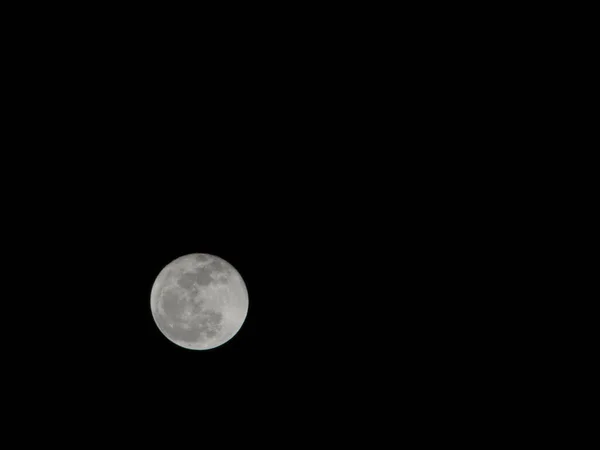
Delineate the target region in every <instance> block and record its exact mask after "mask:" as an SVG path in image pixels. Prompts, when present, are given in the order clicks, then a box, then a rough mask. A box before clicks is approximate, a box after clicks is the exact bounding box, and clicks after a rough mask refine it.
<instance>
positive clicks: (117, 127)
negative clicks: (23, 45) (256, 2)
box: [3, 33, 520, 445]
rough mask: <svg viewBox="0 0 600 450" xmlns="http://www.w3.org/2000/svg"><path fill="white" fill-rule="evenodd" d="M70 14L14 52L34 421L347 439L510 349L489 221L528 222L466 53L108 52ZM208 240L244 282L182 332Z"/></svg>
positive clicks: (12, 199)
mask: <svg viewBox="0 0 600 450" xmlns="http://www.w3.org/2000/svg"><path fill="white" fill-rule="evenodd" d="M409 34H410V33H409ZM73 36H74V35H73V34H67V35H66V36H65V39H64V42H69V46H68V47H65V46H64V45H63V44H60V45H58V46H54V45H48V43H47V42H46V41H45V40H36V41H35V42H34V44H35V45H33V48H34V50H35V51H37V52H38V53H36V54H39V55H40V56H39V57H37V56H36V57H31V54H30V53H21V54H20V56H21V58H22V60H23V61H32V62H31V65H26V64H25V63H23V64H17V65H16V66H15V68H14V69H13V70H14V77H15V79H18V83H16V82H15V84H14V86H13V87H12V90H13V93H14V94H15V96H16V97H17V99H18V101H16V102H15V104H14V106H11V108H13V109H12V110H11V114H10V117H9V119H7V122H6V124H5V125H6V128H7V129H11V130H12V131H13V132H14V136H15V139H14V141H13V145H12V146H11V149H12V154H11V155H10V156H11V157H12V158H14V160H13V159H11V160H10V161H8V157H7V163H6V164H5V165H4V166H3V171H4V173H5V175H6V176H5V177H4V178H3V180H4V181H5V183H6V184H7V186H6V189H5V191H4V192H5V203H4V204H5V205H6V206H7V207H9V208H10V211H11V213H10V214H7V215H6V219H5V225H6V226H7V229H8V230H10V231H7V234H6V236H7V238H6V241H7V247H12V246H14V247H16V249H17V252H16V253H17V256H15V257H14V259H12V260H9V265H10V267H11V272H10V273H11V279H13V280H15V281H14V282H13V283H11V285H10V287H11V288H13V289H15V295H14V297H12V298H18V299H22V300H19V301H15V302H14V303H13V304H9V305H7V309H6V313H5V314H6V315H5V317H6V318H7V319H6V321H5V322H6V323H7V325H10V327H8V328H10V333H9V338H8V340H7V342H15V343H16V344H15V345H11V346H9V347H10V349H11V350H15V351H14V352H12V351H11V352H9V353H10V356H13V355H14V356H15V359H14V363H12V364H11V367H12V368H13V370H12V371H11V375H14V378H15V380H16V381H18V382H19V383H22V384H18V386H22V385H23V386H27V389H26V400H25V401H21V402H19V405H18V407H17V408H16V409H19V410H21V411H22V414H23V417H28V415H29V414H31V411H32V410H33V411H35V414H39V415H40V416H42V417H52V418H53V419H55V420H51V421H50V422H49V423H51V424H54V423H55V422H56V421H59V422H60V421H63V422H64V423H67V424H68V426H70V427H75V428H77V429H79V430H84V432H86V433H87V435H88V436H94V437H95V438H97V439H98V440H102V439H106V440H107V441H109V442H110V441H111V440H112V439H113V437H114V436H115V435H116V434H121V433H123V434H125V435H126V436H129V437H130V438H131V439H132V442H135V440H136V439H137V438H138V436H139V435H141V434H144V436H147V434H148V429H149V428H150V429H151V430H154V429H156V432H155V436H153V437H156V439H157V440H158V439H165V440H166V441H169V440H171V439H173V436H178V435H180V433H183V434H186V433H187V435H188V436H189V434H190V430H197V429H198V428H202V429H203V430H210V436H212V437H213V438H214V439H215V442H216V443H223V442H227V441H228V440H229V439H233V438H241V439H242V440H247V439H248V438H251V437H255V436H256V437H257V438H260V439H267V438H269V437H271V438H272V437H274V436H275V434H276V433H275V432H274V431H273V430H275V429H276V430H277V431H282V432H284V433H286V436H291V437H292V438H293V439H294V441H296V440H298V441H302V440H303V439H307V440H309V439H311V438H312V437H314V436H315V435H316V434H317V433H318V432H319V431H321V430H325V431H326V432H327V433H326V435H327V436H330V437H331V439H334V440H335V438H336V436H338V435H339V434H344V435H345V436H347V435H348V431H347V430H348V429H349V428H351V427H353V425H355V424H357V423H361V424H365V423H367V424H368V425H369V426H368V427H365V428H364V429H363V430H369V433H365V434H368V436H364V439H365V440H367V439H368V440H369V441H368V442H369V445H373V441H372V439H373V435H374V434H375V435H377V433H373V430H374V429H375V430H376V429H377V428H378V427H379V428H381V429H388V430H389V429H393V428H394V427H395V426H397V424H398V422H399V421H401V423H402V425H403V426H404V427H409V428H410V427H411V423H415V424H420V425H421V426H426V424H427V423H428V421H430V420H431V419H432V418H433V417H435V416H440V417H449V416H452V415H453V414H456V407H457V405H461V404H462V402H464V401H465V400H464V399H465V397H464V396H463V392H464V391H470V392H473V391H477V390H478V386H483V388H484V389H486V388H487V387H486V386H485V384H486V383H487V380H488V379H489V376H490V374H492V373H493V374H497V373H498V371H499V370H502V368H501V364H500V363H498V362H495V360H494V358H492V357H490V356H493V357H496V360H500V359H501V357H502V356H503V355H502V354H498V353H496V350H495V341H494V339H496V337H495V336H492V334H493V330H494V324H495V322H494V320H495V319H494V316H495V314H496V311H491V310H493V309H494V308H497V309H498V310H502V308H508V307H507V306H506V303H502V304H499V303H495V300H498V299H501V298H502V295H503V292H502V290H503V289H504V288H505V287H504V283H503V282H502V280H496V279H494V280H492V279H491V278H492V277H491V276H490V273H489V271H488V270H487V268H488V266H487V263H486V261H487V259H488V258H489V255H490V254H491V255H494V254H501V253H502V251H503V250H502V249H501V247H503V246H506V247H508V246H509V245H510V239H508V238H507V234H509V233H504V232H503V233H497V232H496V231H495V230H494V229H493V228H494V227H496V226H497V225H498V224H499V223H500V224H501V225H502V227H504V229H506V230H510V229H511V227H519V226H520V224H519V223H515V222H511V221H510V220H507V219H506V218H505V217H503V216H502V214H501V212H499V210H500V209H501V208H496V207H493V208H490V207H489V205H497V204H498V202H497V199H498V198H499V196H500V195H499V192H498V190H497V189H498V186H499V187H500V189H501V188H502V186H503V184H502V183H499V184H498V185H496V186H495V185H494V182H493V181H494V179H495V178H494V177H495V176H497V172H496V170H497V169H496V167H497V164H498V161H501V160H502V158H503V157H504V156H503V155H504V154H501V155H500V156H494V155H492V156H491V157H489V158H485V157H482V156H481V148H482V147H483V148H485V149H487V150H489V151H490V152H492V151H493V149H495V148H497V147H496V146H500V145H501V144H502V139H503V138H504V136H505V135H504V133H503V132H502V126H500V127H499V130H500V131H498V130H494V129H493V128H494V125H496V124H497V123H496V122H494V120H495V119H494V118H490V117H489V116H486V115H485V114H482V113H481V112H482V106H481V104H482V95H483V94H480V92H479V90H478V88H475V89H474V91H475V92H474V95H473V97H472V98H465V96H464V95H462V94H461V93H462V92H463V91H462V86H463V85H462V84H461V83H462V82H465V80H466V83H470V80H469V79H465V78H461V75H460V73H459V74H458V75H457V76H456V77H454V76H453V74H454V71H453V70H450V69H449V66H451V67H454V66H452V64H455V63H456V61H458V60H459V58H458V57H457V58H449V59H448V60H447V61H446V62H440V66H435V65H427V64H426V62H427V61H428V58H429V55H430V53H427V52H425V53H424V52H420V51H419V49H418V47H419V46H418V45H412V44H411V45H406V46H405V47H406V51H402V52H399V53H398V52H395V53H390V52H389V51H388V49H386V47H385V46H383V45H376V46H363V47H361V46H359V45H355V43H352V45H349V46H345V48H346V49H347V51H346V52H345V53H344V52H342V51H341V50H339V51H338V49H339V48H340V45H332V46H329V47H327V46H322V45H321V44H320V42H317V43H316V44H317V45H315V46H313V47H311V48H310V49H309V50H308V51H306V52H305V53H304V54H303V56H302V57H300V56H298V50H299V49H302V48H306V45H305V44H306V42H305V41H303V40H302V39H299V42H298V41H297V42H296V43H295V44H294V43H292V42H290V41H286V42H283V43H280V45H279V46H276V45H275V44H274V45H273V47H269V49H268V50H267V51H258V50H261V49H262V50H264V48H265V47H264V46H263V44H256V45H254V46H253V45H247V46H244V45H245V44H247V41H245V40H244V39H239V40H233V42H232V43H230V44H231V45H229V47H231V48H233V49H235V50H237V51H239V52H240V53H241V54H242V55H245V58H243V59H241V58H232V53H230V52H219V51H215V52H214V53H215V55H211V64H200V63H199V62H198V61H197V60H194V58H189V55H190V53H186V50H183V51H179V52H178V50H180V49H179V47H177V46H162V47H161V46H158V45H154V42H153V43H152V44H151V45H146V46H144V45H132V46H123V45H119V46H115V47H114V48H118V49H119V51H117V50H114V51H112V50H111V51H109V52H107V53H106V54H104V56H99V53H98V48H99V47H100V48H106V44H105V41H103V40H102V39H101V40H100V44H101V45H98V42H94V41H93V40H86V41H79V40H78V39H73ZM411 36H412V38H413V40H411V41H410V42H415V41H416V42H423V40H424V39H425V38H424V37H423V36H421V35H418V34H414V35H411ZM223 39H224V38H223ZM160 40H161V39H158V41H160ZM217 40H219V39H217ZM142 41H143V39H142ZM358 41H360V39H358ZM144 42H146V41H144ZM263 42H278V39H276V36H274V35H269V36H266V37H265V40H264V41H263ZM440 42H441V41H440ZM219 43H220V44H221V45H223V44H224V42H223V40H219ZM434 44H435V42H434ZM208 47H210V46H208ZM436 48H438V47H436ZM56 49H59V50H61V51H57V50H56ZM65 49H66V51H65ZM144 49H145V51H144ZM257 49H258V50H257ZM213 50H214V49H213ZM442 53H444V52H442ZM450 53H451V52H450ZM203 55H204V54H203ZM232 60H233V61H235V62H237V65H235V64H234V65H233V66H232V65H231V64H226V63H228V62H229V63H231V61H232ZM304 61H306V62H304ZM363 61H368V62H363ZM435 61H439V60H438V59H435ZM397 63H403V64H401V67H402V68H401V70H400V71H396V72H394V71H392V68H393V67H394V66H395V65H396V64H397ZM462 64H463V63H462V62H460V63H456V65H457V66H459V68H460V67H462ZM479 67H480V66H479ZM440 70H443V71H444V73H445V74H446V76H445V77H443V80H444V82H445V84H443V85H440V83H439V78H440V77H439V73H440ZM42 73H43V76H40V74H42ZM477 81H478V82H480V83H482V85H484V87H485V83H486V81H485V77H483V76H482V77H480V78H478V80H477ZM459 94H460V95H459ZM486 101H487V100H486ZM484 103H485V102H484ZM500 125H502V124H500ZM487 150H486V151H487ZM195 252H200V253H211V254H215V255H218V256H220V257H222V258H224V259H226V260H227V261H229V262H230V263H231V264H233V266H234V267H236V269H237V270H238V271H239V272H240V273H241V275H242V277H243V278H244V280H245V282H246V285H247V287H248V292H249V298H250V307H249V312H248V317H247V319H246V322H245V323H244V326H243V327H242V329H241V330H240V332H239V333H238V334H237V335H236V336H235V337H234V338H233V339H232V340H231V341H230V342H228V343H226V344H225V345H223V346H221V347H218V348H216V349H213V350H208V351H190V350H186V349H183V348H180V347H178V346H176V345H174V344H172V343H171V342H169V341H168V339H166V338H165V337H164V336H163V335H162V333H161V332H160V331H159V329H158V328H157V327H156V325H155V323H154V321H153V319H152V316H151V311H150V291H151V288H152V284H153V282H154V279H155V277H156V276H157V275H158V273H159V272H160V270H161V269H162V268H163V267H164V266H165V265H166V264H168V263H169V262H171V261H172V260H173V259H175V258H177V257H179V256H181V255H184V254H188V253H195ZM7 259H8V258H7ZM515 274H516V275H519V273H517V271H515V270H514V269H513V268H512V267H506V268H503V271H502V272H501V276H500V278H502V277H503V276H504V277H506V278H507V279H508V278H514V276H515ZM17 280H18V281H17ZM482 298H485V299H487V300H486V302H484V303H482V302H481V299H482ZM504 298H506V297H504ZM23 305H25V306H23ZM13 328H15V330H14V331H13ZM17 343H18V345H17ZM11 362H12V360H11ZM495 389H496V390H495V391H494V392H498V390H500V391H501V388H497V387H495ZM486 392H487V390H486ZM475 397H477V396H475ZM477 401H478V398H475V400H473V403H474V406H473V410H474V411H476V410H477V408H478V405H477ZM387 409H392V410H396V411H397V413H395V414H382V412H383V411H386V410H387ZM15 414H16V413H15ZM332 417H333V418H334V419H332ZM157 418H158V419H157ZM198 418H200V419H198ZM49 428H50V429H51V430H53V432H55V433H57V434H58V435H62V434H61V433H60V431H59V430H58V429H57V428H56V427H49ZM232 430H233V431H232ZM306 430H308V431H306ZM352 430H353V432H352V433H350V434H351V436H352V437H353V438H354V436H356V438H357V440H358V438H359V437H362V434H361V430H360V429H358V428H357V429H356V432H354V428H352ZM238 431H239V433H238V434H239V435H236V436H233V437H232V436H231V435H232V434H236V433H237V432H238ZM205 434H206V433H205ZM365 442H366V441H365Z"/></svg>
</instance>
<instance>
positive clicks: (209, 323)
mask: <svg viewBox="0 0 600 450" xmlns="http://www.w3.org/2000/svg"><path fill="white" fill-rule="evenodd" d="M150 307H151V309H152V316H153V317H154V321H155V322H156V325H157V326H158V328H159V330H160V331H161V332H162V333H163V334H164V336H165V337H166V338H167V339H169V340H170V341H171V342H173V343H174V344H177V345H179V346H181V347H184V348H187V349H191V350H208V349H211V348H215V347H218V346H220V345H223V344H224V343H226V342H227V341H229V340H230V339H231V338H233V337H234V336H235V335H236V334H237V332H238V331H239V330H240V328H241V327H242V325H243V323H244V320H245V319H246V315H247V314H248V290H247V289H246V284H245V283H244V280H242V277H241V275H240V274H239V272H238V271H237V270H236V269H235V268H234V267H233V266H232V265H231V264H229V263H228V262H227V261H225V260H224V259H222V258H219V257H218V256H214V255H209V254H206V253H193V254H190V255H185V256H181V257H180V258H177V259H176V260H174V261H172V262H171V263H169V264H167V265H166V266H165V267H164V268H163V269H162V270H161V272H160V273H159V274H158V276H157V277H156V280H155V281H154V284H153V286H152V293H151V295H150Z"/></svg>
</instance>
